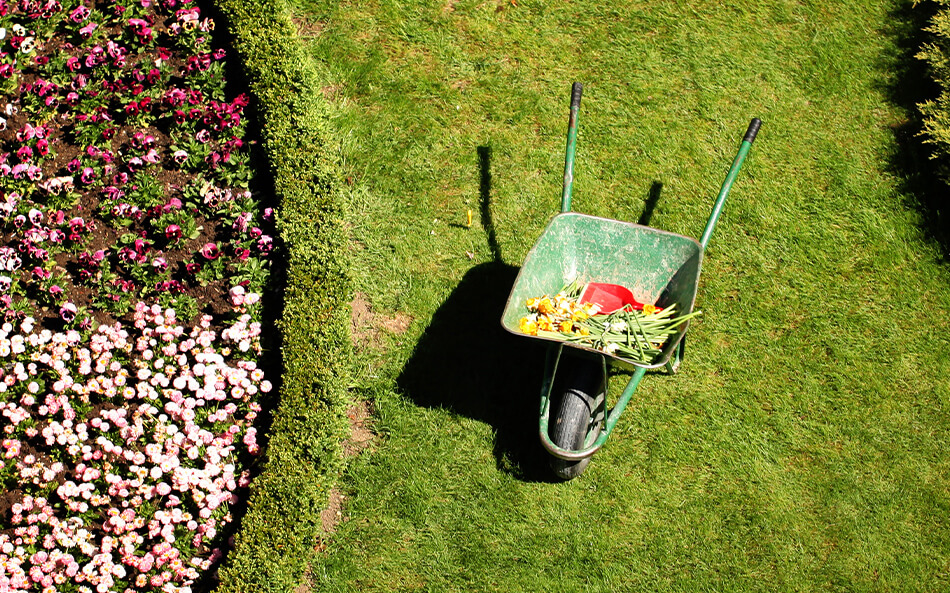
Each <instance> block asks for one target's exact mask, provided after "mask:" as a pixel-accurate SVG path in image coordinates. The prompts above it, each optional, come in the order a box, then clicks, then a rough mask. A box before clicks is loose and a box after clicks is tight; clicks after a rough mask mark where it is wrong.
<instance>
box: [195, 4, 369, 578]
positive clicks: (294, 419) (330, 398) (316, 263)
mask: <svg viewBox="0 0 950 593" xmlns="http://www.w3.org/2000/svg"><path fill="white" fill-rule="evenodd" d="M214 3H215V5H216V6H217V7H218V8H219V9H220V11H221V12H222V14H223V15H224V19H225V20H226V21H227V25H228V28H229V32H230V34H231V36H232V41H233V46H234V48H235V50H237V52H238V53H239V54H240V57H241V61H242V63H243V66H244V71H245V73H246V76H247V78H248V80H249V85H250V91H251V93H252V95H253V96H254V97H255V99H256V101H257V105H256V106H257V108H258V111H259V114H260V126H261V136H262V143H263V146H264V150H265V152H266V154H267V157H268V161H269V165H270V167H271V172H272V174H273V177H274V189H275V191H276V192H277V197H278V198H279V200H280V201H279V204H280V206H279V208H278V211H277V214H278V231H279V233H280V236H281V239H282V241H283V243H284V244H285V246H286V249H287V252H288V263H287V266H288V268H287V286H286V293H285V300H284V310H283V315H282V317H281V321H280V322H279V329H280V331H281V341H282V348H281V355H282V362H283V374H282V378H281V388H280V401H279V404H278V406H277V409H276V410H275V411H274V418H273V424H272V427H271V430H270V434H269V444H268V446H267V449H266V453H265V458H264V460H263V467H262V471H261V473H260V475H258V476H257V477H256V478H255V479H254V481H253V482H252V485H251V489H252V491H251V496H250V499H249V503H248V505H249V507H248V511H247V514H246V515H245V517H244V519H243V522H242V525H241V529H240V531H239V533H238V535H237V538H236V539H237V541H236V547H235V550H234V551H233V552H232V553H231V554H230V555H229V557H228V559H227V561H226V563H225V566H223V567H222V569H221V570H220V579H221V582H220V585H219V587H218V591H220V592H232V591H233V592H238V591H247V592H251V591H253V592H255V593H258V592H270V591H275V592H277V591H280V592H288V591H292V590H293V589H294V588H295V587H296V586H297V585H298V584H299V583H300V582H301V580H302V579H303V577H304V571H305V570H306V566H307V560H308V559H309V557H310V555H311V554H312V553H313V546H314V544H315V542H316V541H317V538H318V536H319V535H320V533H321V530H322V527H321V523H320V512H321V510H322V509H323V508H325V507H326V505H327V501H328V495H329V491H330V487H331V486H332V484H333V483H334V481H335V479H336V477H337V476H338V475H339V472H340V470H341V469H342V463H343V461H342V459H343V457H342V443H343V441H344V438H345V436H346V430H347V422H346V416H345V410H346V405H347V394H346V387H347V385H348V384H349V381H348V373H349V369H350V357H351V345H350V335H349V327H350V316H349V301H350V291H351V289H350V281H349V276H348V273H347V267H346V261H345V240H346V233H345V226H344V216H345V208H344V204H343V199H342V194H341V192H340V191H339V189H338V188H339V186H338V184H337V173H338V161H337V151H336V150H335V148H334V146H333V145H332V144H331V143H330V141H329V139H330V138H331V135H330V133H329V121H328V116H327V109H328V106H327V104H326V103H325V101H324V100H323V97H322V95H320V93H319V91H318V88H319V86H318V84H317V79H316V74H315V72H314V70H313V68H312V66H311V64H310V62H309V61H308V58H307V56H306V55H305V53H304V50H303V48H302V47H301V45H300V43H299V41H298V39H297V33H296V29H295V27H294V25H293V22H292V21H291V18H290V11H289V8H288V6H287V5H286V4H285V3H284V1H283V0H214Z"/></svg>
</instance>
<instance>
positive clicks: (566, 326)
mask: <svg viewBox="0 0 950 593" xmlns="http://www.w3.org/2000/svg"><path fill="white" fill-rule="evenodd" d="M557 328H558V330H559V331H561V332H562V333H565V334H569V333H571V330H573V329H574V322H573V321H571V320H570V319H565V320H564V321H562V322H561V323H560V324H559V325H558V326H557Z"/></svg>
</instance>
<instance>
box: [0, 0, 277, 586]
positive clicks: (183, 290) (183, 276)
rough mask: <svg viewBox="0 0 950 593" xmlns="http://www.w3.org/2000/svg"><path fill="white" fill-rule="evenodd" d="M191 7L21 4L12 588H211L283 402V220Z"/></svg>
mask: <svg viewBox="0 0 950 593" xmlns="http://www.w3.org/2000/svg"><path fill="white" fill-rule="evenodd" d="M213 29H214V22H213V21H212V20H211V19H209V18H207V17H205V16H204V15H202V13H201V11H200V10H199V8H197V7H195V6H193V5H192V4H191V3H189V1H188V0H134V1H127V0H117V1H109V2H103V1H92V0H87V1H85V2H80V1H78V0H61V1H57V0H20V1H16V2H15V1H7V0H0V428H2V435H0V480H2V492H0V591H43V592H53V591H69V592H72V591H77V592H82V593H91V592H93V591H95V592H97V593H103V592H106V591H117V592H129V591H136V592H138V591H162V592H169V593H170V592H174V591H190V590H191V587H192V585H193V584H194V583H196V582H198V581H200V580H202V579H204V578H206V577H207V576H208V575H209V574H211V571H213V569H214V568H215V566H216V565H217V563H218V562H219V561H220V559H221V558H222V556H223V554H224V553H225V550H226V549H227V547H228V537H227V534H228V533H229V528H228V527H229V524H231V523H232V521H233V516H232V509H233V508H234V506H235V504H236V503H237V502H238V501H239V493H241V492H243V491H244V490H243V489H244V488H245V487H246V486H247V485H248V481H249V470H248V465H249V462H250V461H252V460H253V459H254V456H255V455H256V454H257V453H258V452H259V445H258V443H257V434H256V429H255V428H254V422H255V419H256V418H257V415H258V414H259V412H260V411H261V399H262V397H264V395H265V394H266V393H267V392H268V391H270V389H271V384H270V383H269V381H268V380H267V379H266V378H265V376H264V372H263V370H262V369H261V368H260V366H259V362H260V357H261V355H262V350H263V349H262V345H261V294H262V293H264V289H265V287H266V286H267V282H268V280H269V268H270V259H271V256H272V252H273V248H274V241H273V238H272V236H273V232H274V231H273V221H272V218H273V212H272V211H271V210H270V209H269V208H264V207H263V206H262V205H261V204H260V203H259V201H258V200H257V199H256V196H255V195H253V194H252V193H251V192H250V191H249V189H248V188H249V182H250V178H251V169H250V167H249V165H248V160H249V149H250V146H249V143H248V142H247V141H246V140H245V139H244V130H245V120H244V109H245V107H246V106H247V104H248V99H247V97H246V96H245V95H242V94H233V93H230V92H229V89H228V88H227V87H226V85H225V76H224V75H225V61H224V60H225V57H226V54H225V51H224V50H223V49H221V48H219V47H215V45H214V41H213V38H212V31H213Z"/></svg>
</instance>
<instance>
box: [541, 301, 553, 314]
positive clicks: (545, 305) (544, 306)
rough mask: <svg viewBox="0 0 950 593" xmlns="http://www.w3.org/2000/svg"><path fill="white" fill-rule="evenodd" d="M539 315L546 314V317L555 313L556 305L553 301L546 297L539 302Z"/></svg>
mask: <svg viewBox="0 0 950 593" xmlns="http://www.w3.org/2000/svg"><path fill="white" fill-rule="evenodd" d="M538 313H544V314H545V315H547V314H549V313H554V303H552V302H551V299H549V298H548V297H544V298H542V299H541V300H540V301H538Z"/></svg>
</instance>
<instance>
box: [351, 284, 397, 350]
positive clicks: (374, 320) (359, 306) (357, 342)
mask: <svg viewBox="0 0 950 593" xmlns="http://www.w3.org/2000/svg"><path fill="white" fill-rule="evenodd" d="M350 307H351V311H352V313H351V317H350V320H351V322H352V326H351V330H352V336H353V347H354V348H356V349H357V350H360V349H363V348H367V347H371V346H374V345H377V346H378V345H379V342H380V338H381V337H382V332H388V333H391V334H402V333H405V331H406V330H407V329H409V324H410V323H412V317H410V316H409V315H407V314H405V313H402V312H397V313H396V314H395V315H393V316H392V317H388V316H386V315H380V314H378V313H376V312H374V311H373V307H372V305H371V304H370V302H369V299H368V298H367V296H366V295H365V294H363V293H362V292H357V293H356V294H355V295H353V300H352V301H351V302H350Z"/></svg>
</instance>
